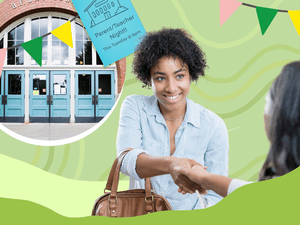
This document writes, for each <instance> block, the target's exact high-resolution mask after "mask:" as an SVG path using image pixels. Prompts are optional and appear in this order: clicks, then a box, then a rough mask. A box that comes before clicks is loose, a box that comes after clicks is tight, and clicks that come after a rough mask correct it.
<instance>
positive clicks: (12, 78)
mask: <svg viewBox="0 0 300 225" xmlns="http://www.w3.org/2000/svg"><path fill="white" fill-rule="evenodd" d="M24 100H25V95H24V71H2V73H1V77H0V104H1V106H0V121H1V122H17V123H19V122H22V123H23V122H24Z"/></svg>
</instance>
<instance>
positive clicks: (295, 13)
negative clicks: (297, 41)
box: [288, 10, 300, 35]
mask: <svg viewBox="0 0 300 225" xmlns="http://www.w3.org/2000/svg"><path fill="white" fill-rule="evenodd" d="M288 12H289V15H290V17H291V20H292V22H293V24H294V27H295V28H296V31H297V33H298V35H300V10H289V11H288Z"/></svg>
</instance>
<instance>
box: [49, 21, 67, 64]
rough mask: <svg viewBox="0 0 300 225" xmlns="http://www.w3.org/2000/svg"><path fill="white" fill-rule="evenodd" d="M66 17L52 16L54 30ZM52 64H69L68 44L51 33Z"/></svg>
mask: <svg viewBox="0 0 300 225" xmlns="http://www.w3.org/2000/svg"><path fill="white" fill-rule="evenodd" d="M66 22H68V20H67V19H64V18H59V17H52V29H51V30H54V29H56V28H58V27H59V26H61V25H63V24H64V23H66ZM52 64H53V65H68V64H69V46H68V45H67V44H65V43H64V42H62V41H61V40H59V39H58V38H57V37H55V36H54V35H52Z"/></svg>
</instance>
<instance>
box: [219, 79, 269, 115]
mask: <svg viewBox="0 0 300 225" xmlns="http://www.w3.org/2000/svg"><path fill="white" fill-rule="evenodd" d="M273 81H274V80H272V81H270V82H269V83H268V84H267V85H266V86H265V87H264V88H263V89H262V90H261V91H260V92H259V93H258V94H257V95H256V96H255V97H254V98H253V99H251V101H249V102H248V103H247V104H246V105H244V106H243V107H241V108H239V109H237V110H235V111H232V112H229V113H221V114H220V113H218V115H219V116H220V117H221V118H222V119H228V118H232V117H235V116H238V115H240V114H242V113H243V112H245V111H247V110H248V109H250V108H251V107H252V106H253V105H255V103H257V102H258V101H259V99H260V98H262V97H263V96H264V95H265V94H266V93H267V91H268V90H269V89H270V87H271V85H272V83H273Z"/></svg>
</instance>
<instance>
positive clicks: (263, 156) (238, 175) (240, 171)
mask: <svg viewBox="0 0 300 225" xmlns="http://www.w3.org/2000/svg"><path fill="white" fill-rule="evenodd" d="M266 156H267V154H264V155H261V156H259V157H257V158H255V159H254V160H252V161H251V162H250V163H248V164H247V165H246V166H244V167H243V168H242V169H240V170H238V171H236V172H235V173H232V174H229V177H231V178H236V177H240V176H241V175H243V174H244V173H246V172H247V171H248V170H250V169H251V168H252V167H254V166H255V165H256V164H257V163H260V162H261V161H264V160H265V159H266Z"/></svg>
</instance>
